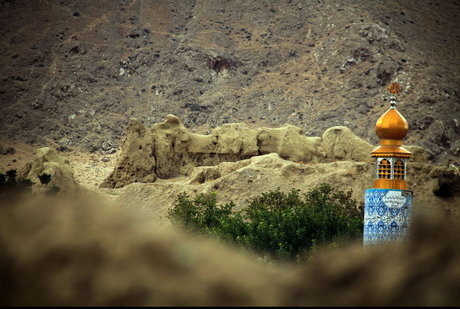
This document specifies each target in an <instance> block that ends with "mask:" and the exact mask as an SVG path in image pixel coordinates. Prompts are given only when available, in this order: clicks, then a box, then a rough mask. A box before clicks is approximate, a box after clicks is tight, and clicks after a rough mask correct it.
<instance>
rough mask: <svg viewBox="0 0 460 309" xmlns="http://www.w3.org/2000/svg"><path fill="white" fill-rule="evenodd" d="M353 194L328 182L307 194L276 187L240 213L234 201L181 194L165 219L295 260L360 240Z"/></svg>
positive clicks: (358, 212) (360, 215)
mask: <svg viewBox="0 0 460 309" xmlns="http://www.w3.org/2000/svg"><path fill="white" fill-rule="evenodd" d="M351 193H352V192H351V191H350V192H347V193H344V192H342V191H336V190H334V189H333V188H332V187H331V186H329V185H327V184H321V185H319V186H318V187H315V188H312V189H311V190H309V191H308V192H307V193H305V194H301V193H300V190H296V189H292V190H291V191H290V192H289V193H283V192H281V191H280V190H279V189H278V190H276V191H271V192H268V193H263V194H262V195H260V196H258V197H256V198H253V199H251V200H249V201H247V203H248V205H247V206H246V207H244V208H243V209H242V210H240V211H234V207H235V205H234V203H233V202H231V203H228V204H218V203H217V196H216V193H210V194H199V195H198V196H196V197H195V198H194V199H192V200H191V199H190V198H189V196H187V195H186V194H185V193H182V194H180V195H179V197H178V199H177V202H176V204H175V206H174V207H173V208H172V209H171V210H170V211H169V218H170V219H171V220H172V221H173V222H177V223H179V224H180V225H182V226H183V227H185V228H187V229H191V230H195V231H199V232H202V233H205V234H209V235H213V236H215V237H217V238H220V239H224V240H229V241H232V242H235V243H236V244H238V245H241V246H244V247H248V248H251V249H253V250H256V251H257V252H259V253H261V254H263V255H264V256H268V257H271V258H276V259H283V258H290V259H294V258H297V259H298V258H299V257H301V256H302V255H304V253H305V252H306V251H308V250H310V249H312V248H314V247H315V246H316V245H321V244H327V243H332V242H340V241H343V240H345V239H355V238H359V237H362V229H363V209H362V207H361V206H358V205H357V203H356V201H355V200H353V199H352V198H351Z"/></svg>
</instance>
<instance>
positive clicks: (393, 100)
mask: <svg viewBox="0 0 460 309" xmlns="http://www.w3.org/2000/svg"><path fill="white" fill-rule="evenodd" d="M390 105H391V108H395V106H396V97H395V96H391V98H390Z"/></svg>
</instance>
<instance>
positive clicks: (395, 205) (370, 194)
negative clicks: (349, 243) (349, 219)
mask: <svg viewBox="0 0 460 309" xmlns="http://www.w3.org/2000/svg"><path fill="white" fill-rule="evenodd" d="M411 206H412V191H409V190H397V189H367V190H366V196H365V204H364V246H370V245H377V244H380V243H384V242H388V241H394V240H403V239H405V238H407V235H408V229H409V224H410V213H411Z"/></svg>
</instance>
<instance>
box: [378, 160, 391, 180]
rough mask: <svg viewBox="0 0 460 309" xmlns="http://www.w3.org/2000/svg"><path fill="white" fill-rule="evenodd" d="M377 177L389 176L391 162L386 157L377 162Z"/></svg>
mask: <svg viewBox="0 0 460 309" xmlns="http://www.w3.org/2000/svg"><path fill="white" fill-rule="evenodd" d="M379 178H383V179H390V178H391V163H390V161H388V160H387V159H382V160H381V161H380V163H379Z"/></svg>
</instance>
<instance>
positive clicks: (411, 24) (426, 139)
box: [0, 0, 460, 164]
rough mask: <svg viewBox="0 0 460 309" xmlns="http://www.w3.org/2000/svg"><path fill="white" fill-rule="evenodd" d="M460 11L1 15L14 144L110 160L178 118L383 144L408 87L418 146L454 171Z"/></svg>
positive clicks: (454, 7)
mask: <svg viewBox="0 0 460 309" xmlns="http://www.w3.org/2000/svg"><path fill="white" fill-rule="evenodd" d="M459 8H460V4H459V3H458V2H457V1H436V0H435V1H431V0H423V1H417V3H414V2H413V1H409V0H401V1H366V0H359V1H331V0H329V1H323V0H319V1H297V0H292V1H291V0H286V1H281V0H280V1H278V0H277V1H273V0H269V1H262V0H261V1H250V2H246V1H237V2H235V1H223V0H219V1H218V0H214V1H201V0H193V1H189V0H186V1H185V0H184V1H181V0H177V1H165V0H158V1H145V0H120V1H66V0H38V1H33V2H30V1H20V0H4V1H1V2H0V34H1V35H0V37H1V39H0V41H1V44H0V54H1V57H0V61H1V62H0V78H1V84H0V101H1V108H2V112H1V114H0V120H1V121H0V132H1V136H2V138H7V139H14V140H18V141H21V142H25V143H37V144H41V145H45V144H51V145H55V146H60V147H62V149H66V148H81V149H83V150H85V151H89V152H94V151H101V150H102V151H105V152H110V151H111V150H112V149H116V147H117V146H118V145H119V142H120V138H121V137H122V136H123V130H124V128H125V127H126V125H127V123H128V120H129V118H130V117H135V118H137V119H139V120H140V121H141V122H142V123H144V124H145V125H151V124H152V123H155V122H158V121H160V120H161V119H163V118H164V116H165V115H166V114H169V113H172V114H175V115H178V116H180V118H181V119H183V121H184V124H185V126H186V127H188V128H190V129H193V130H198V131H199V132H206V130H208V129H210V128H214V127H216V126H218V125H222V124H224V123H229V122H243V123H246V124H248V125H258V126H260V125H263V126H274V127H277V126H280V125H283V124H286V123H289V124H293V125H297V126H299V127H301V128H302V129H304V131H305V134H306V135H307V136H318V135H319V134H321V133H322V132H323V131H324V130H325V129H327V128H329V127H331V126H334V125H344V126H347V127H348V128H350V129H351V130H353V131H354V132H355V133H356V134H357V135H358V136H360V137H362V138H365V139H366V140H368V141H370V142H372V143H374V144H375V143H376V142H377V140H376V138H375V134H374V130H373V125H374V123H375V121H376V119H377V118H378V117H379V116H380V115H381V114H382V113H383V112H384V110H385V109H386V108H387V106H388V102H386V101H387V99H388V97H387V92H386V90H385V86H386V85H388V84H389V83H390V82H391V81H398V82H399V83H400V84H401V86H402V89H403V91H402V94H401V96H400V102H401V103H400V106H399V109H400V111H401V112H402V113H403V114H404V115H406V116H407V118H408V121H409V127H410V133H409V135H408V143H409V144H416V145H419V146H422V147H425V148H426V150H427V152H428V154H429V158H430V160H434V161H435V162H441V163H446V162H456V163H457V164H458V160H459V159H458V156H459V151H460V144H459V142H458V140H459V136H460V123H459V121H460V118H459V111H460V105H459V104H458V102H459V95H460V94H459V93H460V92H459V88H458V85H460V79H459V76H458V71H459V68H460V66H459V61H460V60H459V59H460V57H459V50H460V48H459V47H460V46H459V42H460V37H459V35H460V34H459V27H460V26H459V23H458V20H459V19H460V17H459Z"/></svg>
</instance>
